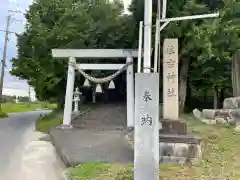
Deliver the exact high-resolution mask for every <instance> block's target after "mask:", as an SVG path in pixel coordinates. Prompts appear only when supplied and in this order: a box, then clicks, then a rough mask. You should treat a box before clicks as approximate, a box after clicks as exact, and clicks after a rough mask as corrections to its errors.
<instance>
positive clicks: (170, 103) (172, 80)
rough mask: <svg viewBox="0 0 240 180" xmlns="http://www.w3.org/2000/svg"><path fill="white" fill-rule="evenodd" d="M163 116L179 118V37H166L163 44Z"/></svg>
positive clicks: (173, 118) (165, 117)
mask: <svg viewBox="0 0 240 180" xmlns="http://www.w3.org/2000/svg"><path fill="white" fill-rule="evenodd" d="M163 117H164V119H170V120H178V119H179V100H178V39H165V40H164V45H163Z"/></svg>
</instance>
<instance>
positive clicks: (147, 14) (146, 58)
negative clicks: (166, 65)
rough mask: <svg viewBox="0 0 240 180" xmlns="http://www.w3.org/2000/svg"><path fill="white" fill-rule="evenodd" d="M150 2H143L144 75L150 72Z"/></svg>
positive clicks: (149, 0) (150, 0) (148, 0)
mask: <svg viewBox="0 0 240 180" xmlns="http://www.w3.org/2000/svg"><path fill="white" fill-rule="evenodd" d="M151 36H152V0H145V1H144V44H143V45H144V58H143V68H144V70H143V71H144V72H145V73H150V72H151V42H152V41H151Z"/></svg>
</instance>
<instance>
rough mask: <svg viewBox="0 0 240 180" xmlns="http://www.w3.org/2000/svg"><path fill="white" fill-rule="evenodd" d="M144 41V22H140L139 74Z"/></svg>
mask: <svg viewBox="0 0 240 180" xmlns="http://www.w3.org/2000/svg"><path fill="white" fill-rule="evenodd" d="M142 40H143V22H142V21H140V24H139V40H138V70H137V72H138V73H140V72H141V66H142Z"/></svg>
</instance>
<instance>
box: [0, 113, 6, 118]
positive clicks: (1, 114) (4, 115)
mask: <svg viewBox="0 0 240 180" xmlns="http://www.w3.org/2000/svg"><path fill="white" fill-rule="evenodd" d="M4 117H8V114H7V113H5V112H2V111H0V118H4Z"/></svg>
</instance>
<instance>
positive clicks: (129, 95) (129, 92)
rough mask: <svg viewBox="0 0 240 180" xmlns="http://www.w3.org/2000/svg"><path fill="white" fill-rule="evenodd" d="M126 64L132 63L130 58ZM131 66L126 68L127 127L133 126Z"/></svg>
mask: <svg viewBox="0 0 240 180" xmlns="http://www.w3.org/2000/svg"><path fill="white" fill-rule="evenodd" d="M127 62H133V58H132V57H128V58H127ZM133 73H134V72H133V64H132V65H129V66H128V68H127V127H133V126H134V81H133Z"/></svg>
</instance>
